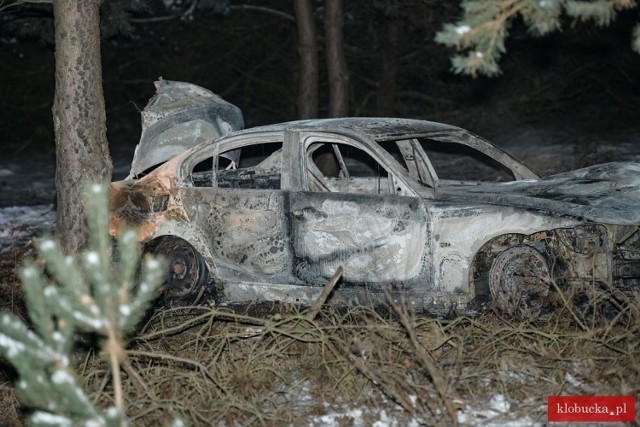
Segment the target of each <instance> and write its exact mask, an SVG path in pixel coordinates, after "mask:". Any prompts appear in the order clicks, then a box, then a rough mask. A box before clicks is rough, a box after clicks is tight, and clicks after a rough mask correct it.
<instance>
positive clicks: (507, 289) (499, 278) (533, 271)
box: [489, 244, 552, 318]
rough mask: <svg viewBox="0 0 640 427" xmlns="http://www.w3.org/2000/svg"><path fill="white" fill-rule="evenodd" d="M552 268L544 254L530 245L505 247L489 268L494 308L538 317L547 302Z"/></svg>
mask: <svg viewBox="0 0 640 427" xmlns="http://www.w3.org/2000/svg"><path fill="white" fill-rule="evenodd" d="M551 280H552V277H551V271H550V268H549V263H548V262H547V259H546V257H545V256H544V255H543V254H542V253H541V252H540V251H538V250H537V249H535V248H534V247H532V246H529V245H524V244H521V245H516V246H512V247H510V248H509V249H506V250H504V251H503V252H501V253H500V254H498V256H497V257H496V258H495V260H494V261H493V264H492V265H491V269H490V271H489V289H490V291H491V298H492V301H493V303H494V305H495V307H496V308H497V309H498V310H499V311H500V312H503V313H506V314H509V315H514V316H516V317H521V318H522V317H537V316H538V315H539V314H540V312H541V311H543V310H544V308H545V304H547V303H548V300H547V296H548V295H549V291H550V288H551Z"/></svg>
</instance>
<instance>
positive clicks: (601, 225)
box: [111, 118, 640, 312]
mask: <svg viewBox="0 0 640 427" xmlns="http://www.w3.org/2000/svg"><path fill="white" fill-rule="evenodd" d="M139 170H141V169H138V171H139ZM135 174H136V171H135V170H134V173H133V175H134V176H133V177H132V178H131V179H127V180H124V181H120V182H114V183H112V187H111V233H112V234H114V235H115V234H116V233H117V232H118V230H119V229H120V228H121V227H122V226H124V225H128V226H132V227H135V229H136V230H137V231H138V234H139V238H140V241H141V242H142V243H143V244H144V245H145V248H146V250H147V251H149V252H152V253H155V254H159V255H162V256H164V257H165V258H166V259H167V261H168V273H167V290H166V298H167V300H168V301H169V302H170V303H172V304H173V303H190V302H193V301H194V300H195V299H196V298H197V296H198V295H200V294H201V292H202V290H203V289H206V290H207V291H208V292H210V293H211V294H212V295H213V297H214V299H215V301H216V302H224V301H248V300H284V301H291V302H298V303H302V304H309V303H312V302H313V301H314V300H315V299H316V298H317V297H318V295H319V294H320V293H321V291H322V289H323V286H324V285H325V284H326V283H327V281H328V280H329V279H330V278H331V277H332V275H333V274H334V273H335V272H336V269H338V267H339V266H342V268H343V274H342V279H341V282H340V284H339V285H338V287H337V288H336V289H335V291H334V294H333V296H332V301H335V302H344V303H355V304H370V303H376V302H381V301H384V300H385V292H388V293H389V292H390V293H391V295H392V296H393V297H394V298H397V299H398V301H400V300H402V301H403V303H404V304H407V305H408V306H410V307H413V308H416V309H426V310H429V311H432V312H444V311H448V310H450V309H452V308H455V309H459V310H464V309H465V307H467V306H468V305H469V304H470V302H471V301H473V300H474V299H475V298H491V299H493V300H494V301H495V302H496V304H497V305H498V307H502V308H505V307H509V306H510V305H512V304H514V302H515V304H516V305H517V304H522V305H525V306H527V307H535V306H536V305H540V304H542V303H543V302H544V300H545V297H546V296H547V295H548V294H549V293H550V292H553V289H554V286H553V285H554V284H559V285H561V286H567V285H573V284H576V285H580V284H589V283H601V284H605V285H621V286H635V285H636V284H637V280H638V278H640V234H639V233H638V225H639V224H640V209H639V207H640V200H639V195H640V193H639V192H638V186H639V185H640V164H636V163H609V164H604V165H599V166H593V167H589V168H585V169H580V170H576V171H572V172H567V173H561V174H557V175H553V176H550V177H546V178H540V177H538V175H536V173H534V172H533V171H532V170H530V169H529V168H527V167H526V166H525V165H524V164H522V163H521V162H519V161H518V160H516V159H515V158H513V157H512V156H511V155H509V154H507V153H506V152H504V151H502V150H501V149H500V148H498V147H497V146H495V145H493V144H491V143H490V142H488V141H486V140H485V139H483V138H481V137H478V136H476V135H474V134H472V133H470V132H468V131H466V130H464V129H461V128H458V127H455V126H449V125H445V124H441V123H435V122H429V121H421V120H409V119H399V118H339V119H317V120H304V121H295V122H288V123H281V124H274V125H269V126H262V127H256V128H252V129H246V130H237V131H232V132H229V133H227V134H225V135H222V136H219V137H214V138H212V139H210V140H207V141H204V142H202V143H200V144H199V145H196V146H195V147H193V148H191V149H188V150H187V151H185V152H183V153H181V154H178V155H176V156H174V157H172V158H171V159H169V160H168V161H167V162H166V163H164V164H162V165H161V166H159V167H157V168H156V169H154V170H152V171H150V172H149V173H147V174H146V175H144V176H142V177H140V178H136V177H135Z"/></svg>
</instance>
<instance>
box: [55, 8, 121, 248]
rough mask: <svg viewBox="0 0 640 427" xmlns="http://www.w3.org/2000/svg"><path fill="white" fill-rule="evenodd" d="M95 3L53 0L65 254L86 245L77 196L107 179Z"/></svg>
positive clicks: (59, 219) (60, 222)
mask: <svg viewBox="0 0 640 427" xmlns="http://www.w3.org/2000/svg"><path fill="white" fill-rule="evenodd" d="M100 2H101V0H54V1H53V14H54V22H55V40H56V51H55V58H56V59H55V61H56V90H55V98H54V104H53V126H54V132H55V137H56V191H57V223H56V227H57V233H58V237H59V238H60V243H61V245H62V248H63V249H64V250H65V251H66V252H67V253H74V252H77V251H78V250H79V249H80V248H82V247H83V246H84V244H85V242H86V225H85V217H84V209H83V204H82V194H83V192H84V188H85V185H87V183H94V182H99V183H105V182H108V181H110V179H111V169H112V165H111V157H110V156H109V146H108V143H107V129H106V115H105V107H104V96H103V92H102V67H101V63H100V61H101V59H100V11H99V8H100Z"/></svg>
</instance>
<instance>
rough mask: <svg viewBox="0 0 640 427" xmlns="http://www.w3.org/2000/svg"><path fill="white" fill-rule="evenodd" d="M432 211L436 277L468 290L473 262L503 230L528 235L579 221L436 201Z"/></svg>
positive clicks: (439, 284) (450, 287)
mask: <svg viewBox="0 0 640 427" xmlns="http://www.w3.org/2000/svg"><path fill="white" fill-rule="evenodd" d="M429 213H430V215H431V218H432V227H433V267H434V276H433V281H434V284H435V288H436V289H437V290H440V291H445V292H457V293H466V292H469V278H470V277H469V272H470V267H471V263H472V262H473V259H474V257H475V255H476V253H477V252H478V251H479V250H480V248H481V247H482V246H483V245H484V244H485V243H486V242H488V241H489V240H491V239H493V238H494V237H497V236H500V235H504V234H512V233H513V234H524V235H529V234H533V233H536V232H539V231H543V230H549V229H553V228H562V227H571V226H575V225H577V224H578V223H579V222H578V221H576V220H574V219H570V218H558V217H556V218H553V217H548V216H545V215H541V214H537V213H534V212H527V211H523V210H516V209H513V208H510V207H500V206H464V205H459V206H451V205H450V204H448V203H447V204H444V203H434V204H433V205H430V208H429Z"/></svg>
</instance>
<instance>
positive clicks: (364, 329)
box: [0, 282, 640, 426]
mask: <svg viewBox="0 0 640 427" xmlns="http://www.w3.org/2000/svg"><path fill="white" fill-rule="evenodd" d="M3 286H4V287H5V289H3V290H7V291H8V290H10V289H13V288H14V286H16V285H15V283H14V285H12V286H10V285H9V284H8V282H7V283H4V284H3ZM585 293H587V294H588V292H587V291H585ZM613 295H614V293H613V291H611V292H607V291H606V289H605V290H602V289H601V290H599V291H598V294H597V297H593V295H592V297H591V298H587V299H586V300H585V295H584V293H583V294H581V295H578V294H574V295H564V294H562V298H558V297H559V296H560V295H559V294H557V293H556V300H555V303H554V304H555V309H554V310H553V311H552V312H551V313H549V314H546V315H544V317H542V318H535V317H534V318H528V319H527V320H526V321H523V320H516V319H515V318H513V317H504V316H501V315H499V314H498V313H496V312H495V311H488V312H486V313H484V314H482V315H480V316H478V317H475V318H470V317H455V318H451V319H435V318H430V317H426V316H421V315H420V314H417V313H410V312H406V311H404V310H403V309H402V308H401V307H399V306H395V305H388V306H384V307H351V308H346V307H333V306H330V305H322V306H318V307H315V308H312V309H307V310H303V309H302V308H300V307H297V306H292V305H287V304H278V303H262V304H253V305H244V306H229V307H213V306H207V305H200V306H194V307H187V308H179V309H168V310H158V311H156V312H155V313H154V314H153V315H152V316H151V317H150V318H149V319H147V320H146V322H145V323H144V324H143V325H141V326H140V330H139V331H138V332H137V333H136V334H135V335H134V336H135V338H134V339H132V340H131V342H130V343H129V347H128V348H129V350H128V361H127V363H126V364H125V365H124V370H123V371H124V373H123V382H124V393H125V402H126V404H127V414H128V416H129V417H130V419H131V421H132V424H133V425H167V424H168V423H169V422H170V421H171V420H172V419H173V417H175V416H179V417H181V418H182V419H184V420H188V421H189V422H190V423H192V424H193V425H212V424H213V425H263V426H272V425H287V424H288V425H314V424H316V425H322V420H323V418H321V416H323V415H326V414H330V413H331V414H334V416H333V417H332V418H331V420H332V422H333V424H332V425H352V424H353V423H354V422H355V421H356V420H359V421H361V422H362V423H363V424H365V425H367V424H371V423H373V422H375V421H377V420H380V419H382V418H384V417H387V418H386V419H394V420H396V421H397V423H398V424H399V425H406V424H408V423H409V422H410V421H411V420H418V421H419V422H421V423H425V424H428V425H452V424H453V422H454V419H457V418H460V419H463V420H464V421H465V422H467V423H470V424H476V423H480V422H482V421H486V420H487V419H488V418H483V417H491V416H493V415H499V417H500V418H501V419H511V418H522V417H525V416H526V417H528V418H527V419H528V420H530V421H537V422H545V421H546V398H547V396H548V395H556V394H575V395H587V394H601V395H638V394H639V389H638V387H639V385H640V359H639V358H638V357H637V354H638V353H639V352H640V297H639V294H638V293H637V292H636V293H629V294H627V295H626V296H625V297H624V298H625V299H624V300H621V297H620V295H619V294H617V295H616V298H615V304H616V305H617V310H616V311H615V312H614V311H611V310H608V311H606V313H604V314H603V307H604V306H609V305H611V304H609V305H607V302H608V301H609V300H612V299H614V298H613ZM13 304H15V302H14V303H13ZM5 308H11V307H5ZM12 309H13V310H18V308H17V307H16V306H14V307H12ZM83 343H84V344H82V345H80V346H79V348H78V350H77V351H76V352H75V357H76V361H75V362H76V366H77V371H78V372H79V373H80V374H81V375H82V377H83V378H84V383H85V386H86V389H87V390H88V391H89V393H90V395H91V396H92V398H93V399H95V400H96V401H98V402H99V403H100V404H101V405H103V406H107V405H112V404H113V401H112V399H113V393H112V389H111V383H110V379H111V375H110V372H109V371H108V368H107V366H108V364H106V363H104V358H103V357H102V355H100V354H95V353H94V351H93V350H92V347H91V346H90V345H88V344H87V341H83ZM0 375H1V376H0V413H1V414H2V418H3V419H2V421H3V422H4V423H5V424H7V425H20V424H21V423H22V417H23V414H22V410H21V408H20V407H19V403H18V400H17V398H16V396H15V393H14V390H13V387H12V385H11V379H12V375H13V374H12V371H11V370H10V369H8V368H7V367H6V365H4V366H3V365H0ZM496 395H501V396H503V397H504V399H505V400H506V401H507V402H509V403H510V407H509V410H508V411H507V412H506V413H504V414H496V411H494V412H493V413H491V412H490V413H489V414H488V415H487V412H486V410H487V409H489V408H490V407H491V400H492V398H493V399H495V397H496ZM480 409H482V410H484V412H482V411H479V410H480ZM383 411H384V412H383ZM324 420H325V421H326V418H325V419H324Z"/></svg>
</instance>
